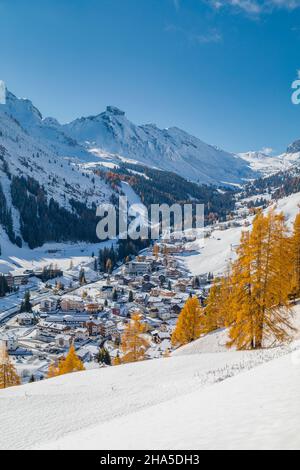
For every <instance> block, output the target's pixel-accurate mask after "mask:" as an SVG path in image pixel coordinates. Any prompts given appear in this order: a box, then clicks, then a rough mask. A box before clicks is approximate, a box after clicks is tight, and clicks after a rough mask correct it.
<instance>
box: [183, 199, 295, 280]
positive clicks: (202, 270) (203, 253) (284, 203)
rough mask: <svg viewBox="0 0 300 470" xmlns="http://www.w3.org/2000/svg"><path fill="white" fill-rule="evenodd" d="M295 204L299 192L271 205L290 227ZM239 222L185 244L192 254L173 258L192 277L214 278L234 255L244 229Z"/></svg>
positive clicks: (222, 270) (225, 267) (224, 268)
mask: <svg viewBox="0 0 300 470" xmlns="http://www.w3.org/2000/svg"><path fill="white" fill-rule="evenodd" d="M299 204H300V193H295V194H292V195H290V196H288V197H285V198H282V199H280V200H278V201H277V203H274V207H275V208H276V210H277V211H278V212H283V213H284V214H285V216H286V220H287V224H288V226H289V227H290V228H291V227H292V224H293V222H294V220H295V217H296V215H297V213H298V212H299ZM271 207H272V206H270V208H271ZM270 208H268V209H267V211H268V210H270ZM252 219H253V217H248V222H249V223H252ZM240 222H241V226H240V227H234V228H229V229H227V230H219V229H216V230H214V231H213V233H212V235H211V236H210V237H209V238H205V239H203V238H202V237H199V239H198V240H196V241H195V242H193V243H190V244H189V249H190V250H193V251H190V252H189V253H188V254H183V255H180V256H177V259H178V260H179V262H180V263H183V264H184V265H185V266H186V268H187V269H188V271H189V272H190V273H191V274H193V275H194V276H198V275H201V274H206V273H208V272H213V273H214V274H215V275H219V274H222V273H224V272H225V270H226V269H227V268H228V265H229V264H230V262H231V261H232V260H234V258H235V256H236V248H237V246H238V245H239V243H240V239H241V233H242V230H244V227H243V225H242V224H243V223H244V221H243V220H241V221H240ZM246 230H249V227H246Z"/></svg>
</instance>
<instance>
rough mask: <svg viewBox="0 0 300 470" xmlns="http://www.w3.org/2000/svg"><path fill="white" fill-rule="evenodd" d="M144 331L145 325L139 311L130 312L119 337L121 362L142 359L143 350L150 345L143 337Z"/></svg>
mask: <svg viewBox="0 0 300 470" xmlns="http://www.w3.org/2000/svg"><path fill="white" fill-rule="evenodd" d="M146 331H147V327H146V325H145V324H144V323H142V321H141V315H140V314H139V313H134V314H132V316H131V319H130V321H129V322H128V323H127V325H126V326H125V331H124V333H123V335H122V339H121V351H122V353H123V357H122V359H121V361H122V363H127V362H136V361H142V360H144V357H145V352H146V351H147V349H148V348H149V346H150V343H149V341H148V340H147V339H146V338H145V333H146Z"/></svg>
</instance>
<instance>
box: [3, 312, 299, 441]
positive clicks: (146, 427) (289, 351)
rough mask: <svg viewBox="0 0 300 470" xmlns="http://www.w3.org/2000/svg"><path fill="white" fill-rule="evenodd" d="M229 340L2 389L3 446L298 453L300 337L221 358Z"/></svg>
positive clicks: (198, 343)
mask: <svg viewBox="0 0 300 470" xmlns="http://www.w3.org/2000/svg"><path fill="white" fill-rule="evenodd" d="M296 313H298V315H299V310H298V309H297V310H296ZM298 321H299V320H298V317H297V315H296V317H295V322H296V324H297V323H298ZM223 340H225V336H224V335H223V336H222V334H221V336H220V333H219V332H218V333H216V335H210V340H209V342H210V349H209V348H208V350H210V352H209V353H203V350H206V349H207V338H203V339H200V340H198V341H196V342H195V343H194V344H193V345H192V346H188V347H185V348H182V349H181V350H178V351H177V352H176V354H175V355H174V356H173V357H170V358H166V359H159V360H153V361H147V362H141V363H136V364H130V365H125V366H119V367H112V368H107V369H97V370H92V371H88V372H83V373H78V374H71V375H68V376H64V377H59V378H55V379H51V380H45V381H43V382H39V383H34V384H28V385H25V386H21V387H16V388H12V389H7V390H4V391H0V416H1V428H2V429H3V432H2V433H1V436H0V449H8V448H9V449H22V448H25V449H29V448H42V449H45V448H50V449H114V448H119V449H136V448H145V449H159V448H162V449H164V448H166V449H202V448H204V449H213V448H300V432H299V431H300V406H299V388H300V341H299V338H298V335H296V337H295V340H294V342H293V343H291V344H290V345H287V346H284V347H281V348H276V349H272V350H265V351H253V352H236V351H230V352H228V351H227V352H225V348H223V352H219V353H218V352H215V351H218V350H219V351H220V350H222V348H221V349H220V347H219V346H220V344H221V345H222V346H224V344H223V343H222V341H223ZM187 348H190V351H188V350H187ZM4 430H5V431H4Z"/></svg>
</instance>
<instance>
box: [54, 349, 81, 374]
mask: <svg viewBox="0 0 300 470" xmlns="http://www.w3.org/2000/svg"><path fill="white" fill-rule="evenodd" d="M83 370H85V368H84V365H83V363H82V361H81V360H80V359H79V357H78V356H77V354H76V352H75V348H74V345H73V344H72V346H71V347H70V349H69V352H68V354H67V356H66V357H65V358H63V359H62V360H61V361H60V362H59V365H58V373H59V375H64V374H70V373H72V372H80V371H83Z"/></svg>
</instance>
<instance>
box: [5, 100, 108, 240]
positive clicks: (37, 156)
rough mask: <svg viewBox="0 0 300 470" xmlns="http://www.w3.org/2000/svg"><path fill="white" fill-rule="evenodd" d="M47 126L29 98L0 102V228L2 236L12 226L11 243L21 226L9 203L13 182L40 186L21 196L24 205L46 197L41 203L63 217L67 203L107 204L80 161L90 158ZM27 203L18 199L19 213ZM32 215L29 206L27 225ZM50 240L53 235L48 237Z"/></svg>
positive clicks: (100, 184)
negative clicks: (3, 229)
mask: <svg viewBox="0 0 300 470" xmlns="http://www.w3.org/2000/svg"><path fill="white" fill-rule="evenodd" d="M48 124H49V123H47V121H46V122H44V121H43V119H42V116H41V114H40V113H39V111H38V110H37V109H36V108H35V107H34V106H33V105H32V103H31V102H30V101H29V100H20V99H17V98H16V97H15V96H14V95H13V94H11V93H10V92H7V100H6V104H0V190H1V191H0V193H1V194H2V193H3V196H2V199H1V201H0V226H1V225H3V226H5V227H6V231H7V232H8V228H10V226H11V225H12V226H11V231H10V232H11V236H10V239H11V241H13V240H12V239H13V238H14V236H16V237H20V238H21V233H22V230H21V225H22V223H23V225H24V219H23V221H22V220H21V218H20V207H19V208H18V209H17V208H16V205H15V204H13V201H12V192H13V185H14V184H15V185H17V184H19V183H20V181H21V179H22V178H23V181H24V180H27V181H28V178H30V179H31V181H33V182H34V184H36V183H37V184H38V185H40V188H43V190H42V191H43V194H41V191H40V190H39V192H40V194H39V195H37V194H33V193H27V197H28V198H29V199H28V201H29V202H32V201H33V199H32V198H34V197H36V196H39V198H41V197H45V195H46V203H48V204H49V203H50V201H51V199H52V200H54V201H55V202H56V203H57V204H58V205H59V207H60V208H61V209H62V210H66V211H67V212H68V213H69V214H73V213H74V207H72V204H71V201H72V200H75V201H78V203H82V204H83V205H84V207H89V208H91V207H94V205H96V206H97V205H99V204H100V203H102V202H104V201H108V199H109V197H110V195H111V193H112V191H111V189H110V188H109V186H107V184H106V183H105V182H104V180H103V179H101V178H100V177H95V175H94V173H93V171H92V169H89V168H86V167H85V165H84V164H83V163H82V161H86V160H89V159H90V155H89V153H88V152H86V150H85V149H84V148H82V147H80V146H79V145H78V144H77V143H76V142H73V141H72V140H71V139H70V138H69V137H67V136H65V135H64V134H63V133H62V132H61V131H60V130H56V129H54V130H53V132H52V130H51V129H50V127H49V125H48ZM73 151H74V153H73ZM72 157H73V158H72ZM1 194H0V196H1ZM30 198H31V199H30ZM36 200H37V199H36ZM28 201H27V200H24V202H23V205H22V202H20V205H22V209H23V208H24V212H25V211H26V204H27V203H28ZM27 210H29V209H28V208H27ZM36 211H37V207H36V205H35V204H34V206H33V208H32V225H33V224H34V220H37V217H36ZM93 212H95V211H94V209H93ZM6 213H8V216H6ZM9 213H11V216H10V215H9ZM30 223H31V222H30V220H27V221H26V224H27V226H29V225H30ZM65 224H66V225H67V221H65ZM65 228H66V227H65ZM33 230H34V228H33ZM39 230H40V231H42V228H41V227H39ZM12 233H14V236H12ZM23 233H24V231H23ZM55 238H57V237H56V235H54V236H53V239H55ZM0 241H1V242H2V237H1V240H0Z"/></svg>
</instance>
